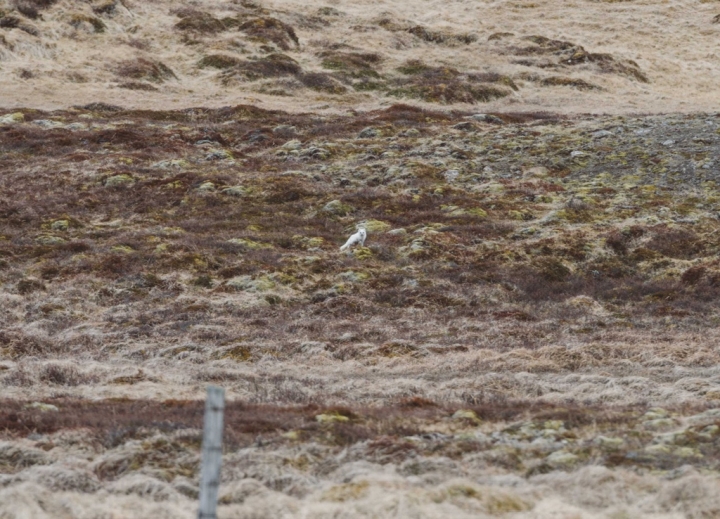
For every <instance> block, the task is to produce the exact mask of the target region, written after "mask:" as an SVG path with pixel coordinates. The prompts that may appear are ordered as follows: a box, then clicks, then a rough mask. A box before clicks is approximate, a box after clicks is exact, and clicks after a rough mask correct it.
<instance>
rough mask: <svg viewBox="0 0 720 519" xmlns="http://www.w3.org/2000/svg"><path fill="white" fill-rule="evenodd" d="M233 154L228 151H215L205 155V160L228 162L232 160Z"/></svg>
mask: <svg viewBox="0 0 720 519" xmlns="http://www.w3.org/2000/svg"><path fill="white" fill-rule="evenodd" d="M232 158H233V156H232V153H230V152H229V151H227V150H214V151H211V152H210V153H208V154H207V155H205V160H207V161H212V160H226V159H232Z"/></svg>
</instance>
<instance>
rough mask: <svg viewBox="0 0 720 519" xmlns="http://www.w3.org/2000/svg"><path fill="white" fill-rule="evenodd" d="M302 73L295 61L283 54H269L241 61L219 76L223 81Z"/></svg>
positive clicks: (252, 79) (253, 79)
mask: <svg viewBox="0 0 720 519" xmlns="http://www.w3.org/2000/svg"><path fill="white" fill-rule="evenodd" d="M301 73H302V68H301V67H300V65H299V64H298V62H297V61H295V60H294V59H292V58H291V57H290V56H287V55H285V54H270V55H268V56H265V57H264V58H261V59H257V60H246V61H241V62H239V63H237V64H236V65H234V66H233V67H232V68H229V69H227V70H225V71H224V72H223V73H222V75H221V76H220V78H221V81H222V82H223V83H229V82H231V81H233V80H238V79H239V80H246V81H256V80H258V79H263V78H274V77H281V76H296V75H299V74H301Z"/></svg>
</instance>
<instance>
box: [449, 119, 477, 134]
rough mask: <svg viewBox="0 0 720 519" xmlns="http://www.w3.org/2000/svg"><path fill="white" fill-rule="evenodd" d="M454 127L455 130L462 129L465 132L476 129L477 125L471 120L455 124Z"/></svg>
mask: <svg viewBox="0 0 720 519" xmlns="http://www.w3.org/2000/svg"><path fill="white" fill-rule="evenodd" d="M452 127H453V129H455V130H461V131H464V132H468V131H472V130H474V129H475V125H474V124H473V123H471V122H470V121H464V122H462V123H457V124H454V125H453V126H452Z"/></svg>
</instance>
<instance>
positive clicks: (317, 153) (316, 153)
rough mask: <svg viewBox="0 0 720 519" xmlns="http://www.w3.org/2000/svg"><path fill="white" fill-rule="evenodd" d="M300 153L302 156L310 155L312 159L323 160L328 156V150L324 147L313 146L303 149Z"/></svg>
mask: <svg viewBox="0 0 720 519" xmlns="http://www.w3.org/2000/svg"><path fill="white" fill-rule="evenodd" d="M300 155H301V156H303V157H312V158H314V159H320V160H325V159H327V158H329V157H330V151H329V150H326V149H325V148H318V147H315V146H313V147H310V148H307V149H306V150H303V151H302V153H300Z"/></svg>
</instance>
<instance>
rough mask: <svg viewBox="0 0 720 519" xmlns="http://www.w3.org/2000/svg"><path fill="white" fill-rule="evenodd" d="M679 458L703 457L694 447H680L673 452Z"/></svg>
mask: <svg viewBox="0 0 720 519" xmlns="http://www.w3.org/2000/svg"><path fill="white" fill-rule="evenodd" d="M673 454H674V455H675V456H677V457H678V458H702V457H703V455H702V454H700V452H699V451H698V450H697V449H693V448H692V447H678V448H677V449H675V450H674V451H673Z"/></svg>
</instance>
